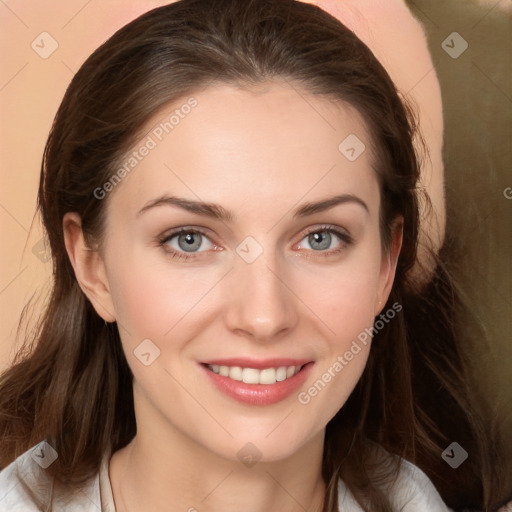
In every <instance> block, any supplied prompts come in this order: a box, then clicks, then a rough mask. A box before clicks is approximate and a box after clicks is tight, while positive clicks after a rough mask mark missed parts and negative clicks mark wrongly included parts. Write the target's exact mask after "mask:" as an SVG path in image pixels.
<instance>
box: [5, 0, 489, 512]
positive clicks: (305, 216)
mask: <svg viewBox="0 0 512 512" xmlns="http://www.w3.org/2000/svg"><path fill="white" fill-rule="evenodd" d="M414 130H415V128H414V122H413V118H412V116H411V114H410V112H409V110H408V109H407V107H406V106H405V105H404V104H403V103H402V102H401V101H400V99H399V97H398V94H397V92H396V89H395V87H394V85H393V82H392V81H391V79H390V78H389V76H388V75H387V73H386V71H385V70H384V69H383V67H382V66H381V65H380V64H379V62H378V61H377V60H376V58H375V57H374V56H373V55H372V53H371V52H370V51H369V49H368V48H367V47H366V46H365V45H364V44H363V43H362V42H361V41H360V40H358V39H357V37H356V36H355V35H354V34H353V33H352V32H351V31H350V30H348V29H347V28H346V27H344V26H343V25H342V24H341V23H340V22H338V21H337V20H336V19H335V18H333V17H331V16H329V15H328V14H326V13H325V12H323V11H322V10H320V9H319V8H317V7H315V6H313V5H307V4H303V3H300V2H295V1H292V0H277V1H276V0H258V1H249V2H245V1H244V2H241V1H240V2H239V1H232V0H182V1H180V2H177V3H174V4H171V5H169V6H166V7H162V8H158V9H155V10H153V11H151V12H149V13H147V14H145V15H144V16H142V17H140V18H138V19H137V20H135V21H133V22H132V23H130V24H129V25H127V26H126V27H124V28H123V29H121V30H120V31H119V32H117V33H116V34H115V35H114V36H113V37H112V38H110V39H109V40H108V41H107V42H106V43H105V44H104V45H103V46H101V47H100V48H99V49H98V50H97V51H96V52H95V53H94V54H93V55H92V56H91V57H90V58H89V59H88V60H87V61H86V62H85V64H84V65H83V66H82V68H81V69H80V71H79V72H78V73H77V74H76V76H75V77H74V79H73V81H72V83H71V85H70V87H69V88H68V90H67V92H66V95H65V97H64V100H63V102H62V105H61V107H60V109H59V111H58V113H57V116H56V119H55V122H54V125H53V127H52V131H51V134H50V137H49V139H48V142H47V146H46V149H45V154H44V162H43V168H42V172H41V182H40V189H39V207H40V209H41V213H42V217H43V220H44V225H45V227H46V230H47V232H48V237H49V242H50V246H51V250H52V255H53V264H54V288H53V291H52V295H51V297H50V301H49V303H48V307H47V310H46V312H45V316H44V318H43V320H42V323H41V328H40V331H39V332H38V334H37V336H36V340H35V344H34V346H33V350H31V351H30V353H29V354H27V355H26V357H25V358H23V359H21V360H20V361H18V363H17V364H16V365H14V366H13V367H12V368H10V369H9V370H8V371H7V372H5V373H4V375H3V376H2V377H1V380H0V432H1V435H2V438H1V439H2V440H1V442H0V466H1V467H2V468H4V469H3V471H2V472H0V488H1V494H0V510H2V511H3V510H6V511H7V510H9V511H11V510H23V511H32V510H34V511H35V510H66V511H71V512H72V511H74V510H105V511H113V510H116V511H117V512H124V511H126V512H138V511H147V510H151V511H152V512H159V511H164V510H165V511H167V512H169V511H171V512H174V511H185V510H188V511H189V512H190V511H196V510H197V511H214V510H225V511H234V510H247V511H254V512H256V511H267V510H280V511H289V512H292V511H300V510H308V511H325V512H335V511H337V510H342V511H360V510H365V511H379V512H380V511H382V512H384V511H394V510H404V511H408V512H411V511H427V510H428V511H446V510H448V507H447V505H446V504H445V503H444V500H443V498H441V496H440V494H439V492H438V490H436V487H437V488H438V489H439V490H441V491H442V494H443V496H447V497H448V498H449V500H448V501H450V503H448V505H450V504H452V503H451V502H454V499H453V491H454V490H455V493H456V495H457V496H459V495H460V496H462V497H463V499H464V497H465V496H469V497H470V499H471V500H473V501H472V503H473V504H475V503H478V506H481V507H482V508H485V510H491V509H492V507H493V506H494V505H495V497H494V495H493V487H492V485H493V484H492V479H493V478H495V476H496V474H497V469H498V468H494V467H493V466H492V464H491V463H492V461H493V452H492V451H491V448H490V446H489V440H488V439H487V438H486V436H485V432H484V430H483V429H484V427H483V424H482V422H481V420H480V416H479V414H478V413H477V410H476V409H475V408H474V407H473V405H472V403H471V396H470V394H469V393H470V391H471V387H470V385H469V383H468V381H467V377H466V370H465V366H464V364H465V363H464V361H465V359H464V357H463V354H461V353H460V351H459V349H458V344H457V343H458V340H457V338H456V336H454V329H453V327H454V324H453V322H454V319H453V318H451V316H450V315H451V313H452V312H453V303H451V302H450V301H448V300H446V301H445V302H438V303H435V304H434V305H433V306H432V305H430V304H429V303H427V302H426V301H425V296H428V294H430V295H435V294H436V293H437V294H438V295H442V294H445V295H448V293H449V292H451V290H450V288H449V279H448V276H447V275H446V273H445V272H444V271H443V267H442V265H441V264H440V266H439V268H438V271H437V274H436V276H435V278H434V280H433V281H432V284H431V288H430V289H429V290H427V292H425V295H424V296H423V297H421V298H419V297H416V296H415V295H414V292H413V290H412V287H411V283H410V270H411V268H412V267H413V265H414V264H415V261H416V258H417V239H418V217H419V215H418V204H419V192H418V190H417V188H416V185H417V182H418V178H419V164H418V159H417V156H416V154H415V151H414V146H413V137H414V134H415V132H414ZM433 314H436V315H437V316H436V317H435V318H436V321H437V322H438V323H439V324H440V325H441V326H444V325H445V323H446V319H447V318H448V319H449V320H450V321H451V322H452V323H450V324H448V325H447V326H446V329H444V330H443V329H442V328H438V329H437V330H436V329H433V330H431V331H429V330H428V328H426V329H425V331H421V329H420V327H421V326H423V327H425V325H424V323H425V317H427V318H428V317H429V315H433ZM432 318H434V317H433V316H431V317H430V319H432ZM425 332H427V333H428V332H436V333H437V334H438V336H435V337H434V338H432V339H430V340H426V339H425ZM426 341H428V343H425V342H426ZM448 406H449V407H450V409H449V411H447V412H446V414H444V412H443V407H448ZM439 407H440V408H441V412H439V411H438V410H437V409H438V408H439ZM448 418H449V419H450V420H449V421H448ZM455 434H457V435H458V437H457V438H455V439H454V438H452V436H453V435H455ZM452 441H457V445H453V444H450V443H451V442H452ZM450 447H451V448H450ZM445 449H448V451H446V450H445ZM444 452H446V453H445V455H444V460H443V457H442V455H441V454H442V453H444ZM464 454H465V456H464ZM466 457H467V460H465V458H466ZM447 458H448V459H450V462H452V463H453V464H452V465H451V466H449V465H448V464H447V463H446V460H447ZM451 459H454V460H451ZM455 463H458V466H457V468H458V469H457V470H455V469H453V468H454V467H455V465H456V464H455ZM420 468H422V469H420ZM426 473H427V474H428V476H427V474H426ZM447 475H450V476H449V477H448V479H449V478H451V481H448V480H447ZM429 477H430V478H429ZM443 481H444V482H445V484H444V486H443ZM450 489H451V491H450Z"/></svg>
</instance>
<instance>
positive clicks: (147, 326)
mask: <svg viewBox="0 0 512 512" xmlns="http://www.w3.org/2000/svg"><path fill="white" fill-rule="evenodd" d="M185 105H188V107H186V106H185ZM176 111H177V112H176ZM171 116H174V117H171ZM166 123H167V124H166ZM143 147H146V148H147V149H146V150H144V149H141V148H143ZM133 152H136V153H135V154H134V153H132V152H130V154H128V155H127V157H126V160H125V163H126V167H125V171H126V172H125V173H123V172H121V173H118V175H117V178H121V181H119V179H115V180H112V183H115V185H112V184H111V185H110V186H109V185H106V186H104V187H103V188H102V191H98V194H97V195H98V197H103V196H105V197H104V198H103V199H98V200H106V201H108V208H107V218H106V237H105V244H104V246H103V248H102V253H101V254H102V258H103V260H98V262H97V266H96V267H93V273H96V275H97V276H98V279H99V281H101V282H102V283H103V285H102V286H100V285H97V287H96V288H95V289H94V290H93V291H92V292H89V297H90V298H91V301H92V302H93V304H94V306H95V307H96V310H97V311H98V312H99V313H100V314H101V315H102V316H103V317H104V318H107V319H108V320H113V319H114V318H115V320H116V321H117V323H118V327H119V331H120V335H121V339H122V343H123V347H124V350H125V353H126V357H127V360H128V363H129V365H130V367H131V369H132V372H133V374H134V397H135V406H136V416H137V428H138V434H137V435H138V436H145V437H146V439H149V440H154V442H158V443H165V442H166V441H169V440H170V439H175V438H176V436H177V435H178V436H180V437H181V438H182V439H187V441H188V442H192V443H194V444H195V445H196V446H200V447H202V448H206V449H207V450H208V451H210V452H214V453H216V454H218V455H220V456H222V457H225V458H229V459H236V457H237V453H238V452H239V450H240V449H241V448H242V447H244V446H245V445H246V443H249V442H250V443H252V445H254V446H255V447H256V450H257V452H259V453H260V454H261V457H262V458H263V459H264V460H276V459H282V458H284V457H287V456H289V455H291V454H293V453H294V452H296V451H297V450H298V449H299V448H300V447H301V446H303V445H305V443H308V442H311V441H314V440H315V439H316V440H318V439H320V438H321V437H322V436H323V430H324V427H325V425H326V424H327V422H328V421H329V420H330V419H331V418H332V417H333V415H334V414H335V413H336V412H337V411H338V410H339V409H340V407H342V406H343V404H344V403H345V401H346V400H347V397H348V396H349V395H350V393H351V391H352V390H353V388H354V386H355V384H356V382H357V381H358V379H359V378H360V376H361V373H362V372H363V369H364V367H365V364H366V361H367V356H368V351H369V348H370V343H369V337H368V336H366V341H367V342H366V344H365V343H363V342H362V341H361V340H362V339H364V338H365V336H364V335H362V333H364V332H365V329H369V328H370V327H371V326H372V325H373V320H374V316H375V315H377V314H378V313H379V312H380V311H381V304H384V303H385V301H386V299H387V296H388V293H389V290H390V286H391V282H392V279H393V273H394V264H395V261H396V252H397V251H398V250H399V243H400V242H399V241H397V243H396V244H395V251H394V252H393V251H391V253H383V251H382V249H381V237H380V233H379V204H380V199H379V187H378V183H377V179H376V176H375V172H374V170H373V169H372V166H371V142H370V138H369V135H368V133H367V131H366V129H365V126H364V125H363V123H362V121H361V119H360V117H359V116H358V115H357V114H356V113H355V111H354V110H353V109H351V108H349V107H348V106H347V105H345V104H342V103H333V102H331V101H328V100H327V99H325V98H321V97H318V96H316V97H315V96H313V95H311V94H308V93H307V92H306V91H304V90H302V89H300V87H299V86H298V85H293V87H292V86H291V85H290V84H288V83H286V82H273V83H268V84H265V85H264V86H259V87H257V88H255V87H252V88H250V89H240V88H237V87H234V86H229V85H215V86H210V87H209V88H207V89H205V90H203V91H200V92H198V93H196V94H193V95H191V96H190V97H186V98H184V99H183V101H181V102H177V103H176V104H173V105H172V106H169V107H168V108H166V109H164V110H162V111H161V112H160V113H159V115H158V116H156V117H155V118H154V119H153V120H152V122H151V123H149V124H148V126H147V135H146V136H145V137H143V138H142V139H141V141H140V142H139V143H138V144H137V145H136V146H134V148H133ZM130 158H133V159H134V160H130ZM172 198H174V199H172ZM177 198H180V199H179V200H178V199H177ZM334 198H338V199H337V200H336V201H332V203H329V201H331V200H333V199H334ZM203 203H206V204H205V205H203ZM180 205H181V206H180ZM213 205H216V206H213ZM314 205H317V206H314ZM221 216H222V218H221ZM180 229H183V230H184V231H186V232H188V234H187V233H185V234H182V235H181V236H180V235H179V234H178V235H176V234H175V232H177V231H179V230H180ZM197 232H200V234H197ZM390 254H391V256H390ZM106 311H109V312H110V314H107V313H106ZM358 336H359V338H358ZM354 342H355V344H354ZM356 347H358V348H356ZM208 365H211V366H208ZM292 367H293V368H292ZM244 368H245V369H244ZM299 369H300V371H299ZM261 370H264V371H261ZM216 372H217V373H216ZM296 372H298V373H296ZM226 374H227V375H226ZM292 375H293V376H292ZM240 379H243V380H242V381H240ZM283 379H284V380H283ZM244 381H247V382H244ZM256 382H258V383H256ZM247 449H248V448H247V446H246V447H245V448H243V449H242V453H243V450H247ZM251 449H253V450H254V448H251ZM238 456H239V455H238ZM258 456H260V455H258Z"/></svg>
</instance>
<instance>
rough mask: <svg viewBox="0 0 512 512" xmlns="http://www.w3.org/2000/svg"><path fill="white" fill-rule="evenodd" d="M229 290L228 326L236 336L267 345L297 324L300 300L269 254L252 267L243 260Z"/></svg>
mask: <svg viewBox="0 0 512 512" xmlns="http://www.w3.org/2000/svg"><path fill="white" fill-rule="evenodd" d="M226 286H227V289H228V292H227V293H228V294H229V296H228V300H227V303H226V309H225V322H226V325H227V327H228V328H229V329H230V330H231V331H232V332H234V333H236V334H238V335H242V336H245V337H248V338H251V339H252V340H254V341H259V342H262V343H265V342H270V341H274V340H276V339H277V338H279V337H282V336H283V335H285V333H289V332H290V331H292V330H293V328H294V327H295V325H296V324H297V322H298V318H299V317H298V311H297V298H296V297H295V295H294V294H293V291H292V289H291V286H290V283H289V282H287V279H286V275H285V274H283V273H282V272H279V269H278V266H277V264H276V261H275V260H274V258H269V257H265V252H264V253H263V255H261V256H260V257H259V258H258V259H257V260H256V261H254V262H252V263H246V262H245V261H243V260H242V259H239V260H238V261H237V262H236V263H235V268H234V269H233V271H232V272H230V279H229V282H228V283H226Z"/></svg>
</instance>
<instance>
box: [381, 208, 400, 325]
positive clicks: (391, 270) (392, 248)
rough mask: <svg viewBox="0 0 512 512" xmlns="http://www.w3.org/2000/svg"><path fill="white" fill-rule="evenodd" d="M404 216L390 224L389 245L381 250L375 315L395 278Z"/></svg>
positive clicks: (382, 304) (384, 302)
mask: <svg viewBox="0 0 512 512" xmlns="http://www.w3.org/2000/svg"><path fill="white" fill-rule="evenodd" d="M403 227H404V218H403V217H402V216H401V215H400V216H398V217H396V218H395V220H394V221H393V225H392V226H391V242H390V245H389V247H388V248H387V249H386V250H385V251H383V252H382V260H381V265H380V273H379V288H378V290H377V296H376V299H375V316H377V315H378V314H379V313H380V312H381V311H382V309H383V308H384V304H386V301H387V300H388V298H389V294H390V293H391V289H392V287H393V281H394V280H395V273H396V265H397V262H398V256H399V255H400V249H401V248H402V240H403Z"/></svg>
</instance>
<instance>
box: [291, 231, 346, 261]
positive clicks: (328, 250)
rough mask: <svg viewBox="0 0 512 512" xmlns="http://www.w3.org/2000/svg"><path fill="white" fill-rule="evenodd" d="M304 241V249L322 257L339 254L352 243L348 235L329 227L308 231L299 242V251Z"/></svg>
mask: <svg viewBox="0 0 512 512" xmlns="http://www.w3.org/2000/svg"><path fill="white" fill-rule="evenodd" d="M304 241H305V242H306V247H305V248H306V249H310V250H312V251H313V252H318V253H321V254H322V256H329V255H332V254H336V253H339V252H341V251H343V250H344V249H346V248H347V246H348V245H350V244H351V243H352V242H353V240H352V237H351V236H350V235H349V234H348V233H344V232H342V231H340V230H338V229H336V228H334V227H330V226H321V227H315V228H313V229H311V230H309V231H308V232H307V233H306V236H305V237H304V238H303V239H302V240H301V241H300V243H299V249H302V248H304V247H302V246H303V244H304Z"/></svg>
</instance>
